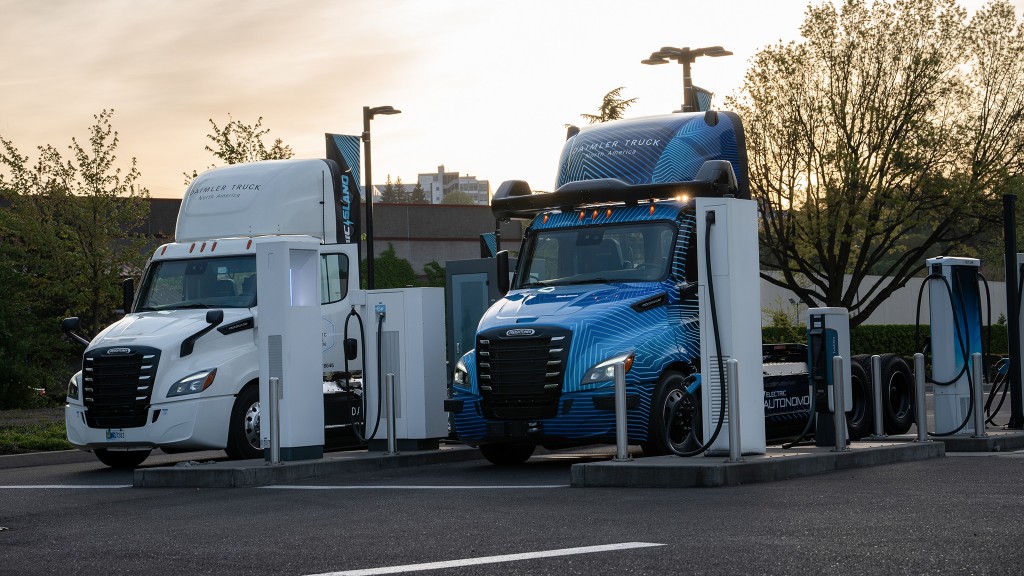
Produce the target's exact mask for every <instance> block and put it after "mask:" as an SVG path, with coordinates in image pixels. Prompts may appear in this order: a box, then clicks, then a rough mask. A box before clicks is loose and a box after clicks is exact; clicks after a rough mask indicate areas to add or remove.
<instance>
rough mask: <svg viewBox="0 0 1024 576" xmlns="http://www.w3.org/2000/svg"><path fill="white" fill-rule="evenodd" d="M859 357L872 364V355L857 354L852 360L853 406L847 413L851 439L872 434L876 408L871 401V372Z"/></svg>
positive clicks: (847, 427)
mask: <svg viewBox="0 0 1024 576" xmlns="http://www.w3.org/2000/svg"><path fill="white" fill-rule="evenodd" d="M858 358H864V359H866V360H867V365H868V366H870V365H871V359H870V356H867V357H862V356H855V357H854V358H853V361H852V362H850V389H851V392H852V393H853V406H852V407H851V408H850V410H849V411H847V413H846V429H847V430H848V431H849V433H850V440H860V439H861V438H863V437H865V436H867V435H868V434H871V424H872V422H871V421H872V419H873V418H874V409H873V405H872V403H871V399H872V396H871V380H870V379H869V378H868V374H869V373H870V372H869V371H868V370H867V369H866V368H865V366H864V363H863V361H858Z"/></svg>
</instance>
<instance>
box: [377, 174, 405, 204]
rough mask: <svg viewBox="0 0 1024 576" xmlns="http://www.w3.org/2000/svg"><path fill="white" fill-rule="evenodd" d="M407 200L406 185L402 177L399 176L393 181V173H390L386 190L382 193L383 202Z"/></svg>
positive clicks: (385, 186) (396, 202)
mask: <svg viewBox="0 0 1024 576" xmlns="http://www.w3.org/2000/svg"><path fill="white" fill-rule="evenodd" d="M407 201H408V198H406V195H405V185H404V184H402V177H401V176H399V177H397V178H396V179H395V181H394V182H392V181H391V174H388V179H387V182H386V183H385V184H384V190H383V191H382V192H381V194H380V202H381V204H399V203H402V202H407Z"/></svg>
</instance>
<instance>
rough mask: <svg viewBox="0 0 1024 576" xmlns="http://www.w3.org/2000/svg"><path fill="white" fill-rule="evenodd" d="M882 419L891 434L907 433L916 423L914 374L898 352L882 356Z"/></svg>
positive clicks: (886, 431)
mask: <svg viewBox="0 0 1024 576" xmlns="http://www.w3.org/2000/svg"><path fill="white" fill-rule="evenodd" d="M882 421H883V422H884V423H885V433H886V434H890V435H896V434H906V433H907V432H909V431H910V425H911V424H913V423H914V374H913V372H911V371H910V366H908V365H907V361H906V360H904V359H903V358H901V357H900V356H897V355H896V354H885V355H883V356H882Z"/></svg>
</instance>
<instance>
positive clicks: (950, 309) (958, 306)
mask: <svg viewBox="0 0 1024 576" xmlns="http://www.w3.org/2000/svg"><path fill="white" fill-rule="evenodd" d="M926 264H927V266H928V272H929V274H930V275H940V276H942V278H944V279H945V282H939V281H937V280H935V281H932V282H930V283H929V286H928V301H929V309H928V314H929V318H930V324H931V357H932V381H933V383H934V384H935V385H934V386H933V387H932V390H933V398H934V400H935V430H936V432H937V433H939V434H945V433H948V432H950V431H953V430H956V429H957V428H960V426H961V424H963V423H964V422H965V421H966V422H967V424H966V425H965V426H963V428H961V429H960V430H959V432H957V433H956V435H958V436H959V435H963V436H969V435H973V434H974V423H973V422H972V421H971V419H970V418H969V417H968V416H969V413H970V409H971V385H970V375H971V367H970V365H969V363H970V359H971V354H974V353H975V352H981V351H982V349H981V317H980V316H981V312H980V308H979V304H980V302H981V294H980V292H979V290H978V268H979V267H980V266H981V262H980V261H979V260H978V259H977V258H956V257H949V256H940V257H938V258H930V259H928V260H927V261H926ZM947 286H948V288H949V290H947V289H946V288H947ZM950 296H952V300H950ZM980 409H981V407H979V406H975V410H980Z"/></svg>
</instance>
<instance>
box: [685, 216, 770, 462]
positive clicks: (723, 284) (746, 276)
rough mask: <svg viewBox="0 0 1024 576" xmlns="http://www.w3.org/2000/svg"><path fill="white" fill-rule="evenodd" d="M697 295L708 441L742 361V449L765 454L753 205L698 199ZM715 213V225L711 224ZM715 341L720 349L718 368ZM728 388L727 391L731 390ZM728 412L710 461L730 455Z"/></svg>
mask: <svg viewBox="0 0 1024 576" xmlns="http://www.w3.org/2000/svg"><path fill="white" fill-rule="evenodd" d="M696 204H697V259H698V265H697V268H698V270H699V274H698V286H697V292H698V297H699V299H700V331H701V339H700V358H701V371H702V378H701V389H702V391H703V392H702V394H703V397H702V398H703V401H702V403H701V406H702V410H703V425H704V441H705V442H707V441H709V440H710V439H711V435H712V434H713V433H714V430H715V427H716V425H717V423H718V419H719V414H720V407H721V406H722V403H723V402H724V401H725V400H726V398H725V395H723V394H722V386H721V383H722V382H723V381H724V379H725V378H726V374H723V373H721V372H720V369H721V371H725V370H726V362H727V361H728V360H729V359H732V358H735V359H736V360H738V361H739V396H740V397H739V398H738V399H737V401H738V402H739V410H740V448H741V451H742V453H743V454H764V453H765V424H764V378H763V372H762V365H761V309H760V306H761V280H760V277H759V274H760V267H759V262H758V248H757V206H756V204H755V202H754V201H752V200H739V199H736V198H697V199H696ZM708 213H714V217H713V218H714V223H713V224H710V223H709V222H708ZM709 225H710V226H711V232H710V250H711V271H712V274H711V278H710V280H711V281H713V282H714V298H715V310H716V316H717V320H718V322H717V325H718V333H717V334H716V333H715V323H714V321H713V320H714V318H713V317H712V305H711V290H710V288H711V286H710V285H709V284H708V281H709V277H708V262H707V259H706V256H705V241H706V231H707V227H708V226H709ZM716 340H717V341H718V342H720V344H721V354H722V358H721V363H719V361H718V360H719V358H718V351H717V347H716V345H715V342H716ZM726 388H728V387H727V386H726ZM729 426H730V422H729V421H728V410H726V416H725V421H724V422H723V424H722V430H721V432H720V433H719V435H718V438H717V439H716V440H715V442H714V444H712V445H711V447H710V448H708V450H707V451H706V452H705V454H707V455H724V454H728V453H729V434H728V431H729Z"/></svg>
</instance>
